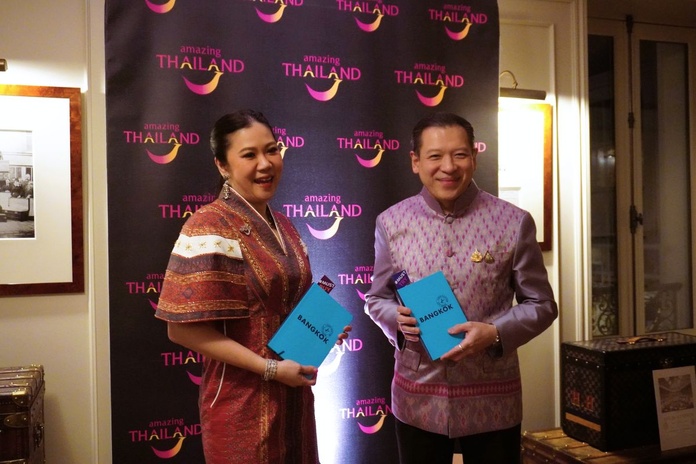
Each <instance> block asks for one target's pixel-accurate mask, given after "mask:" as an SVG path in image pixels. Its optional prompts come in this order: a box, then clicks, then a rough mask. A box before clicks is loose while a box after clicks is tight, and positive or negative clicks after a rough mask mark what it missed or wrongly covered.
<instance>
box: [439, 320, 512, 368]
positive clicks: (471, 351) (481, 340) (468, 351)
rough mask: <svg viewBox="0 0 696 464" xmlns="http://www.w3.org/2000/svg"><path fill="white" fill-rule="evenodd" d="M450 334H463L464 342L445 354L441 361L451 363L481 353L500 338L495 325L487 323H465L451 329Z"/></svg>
mask: <svg viewBox="0 0 696 464" xmlns="http://www.w3.org/2000/svg"><path fill="white" fill-rule="evenodd" d="M448 332H449V333H450V334H452V335H454V334H459V333H463V334H465V336H464V340H462V341H461V342H460V343H459V344H458V345H456V346H455V347H454V348H452V349H451V350H449V351H448V352H447V353H445V354H443V355H442V356H441V358H440V359H443V360H446V361H447V360H449V361H455V362H456V361H460V360H461V359H462V358H465V357H467V356H473V355H475V354H477V353H480V352H482V351H484V350H486V348H488V347H489V346H491V345H492V344H493V343H495V339H496V338H497V336H498V329H496V328H495V326H494V325H493V324H488V323H485V322H472V321H469V322H465V323H463V324H457V325H455V326H453V327H451V328H450V329H449V330H448Z"/></svg>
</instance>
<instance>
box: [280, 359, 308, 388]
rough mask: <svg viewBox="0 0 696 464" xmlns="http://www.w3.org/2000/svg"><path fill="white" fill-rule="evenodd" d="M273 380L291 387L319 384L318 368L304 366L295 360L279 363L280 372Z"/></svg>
mask: <svg viewBox="0 0 696 464" xmlns="http://www.w3.org/2000/svg"><path fill="white" fill-rule="evenodd" d="M273 380H275V381H277V382H281V383H284V384H285V385H287V386H289V387H307V386H312V385H314V384H316V383H317V368H316V367H313V366H302V365H301V364H298V363H296V362H295V361H293V360H290V359H286V360H284V361H278V370H277V371H276V375H275V377H274V378H273Z"/></svg>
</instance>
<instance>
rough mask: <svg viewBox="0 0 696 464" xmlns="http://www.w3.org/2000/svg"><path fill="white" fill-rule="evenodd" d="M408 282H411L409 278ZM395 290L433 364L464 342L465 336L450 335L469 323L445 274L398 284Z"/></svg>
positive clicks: (436, 274)
mask: <svg viewBox="0 0 696 464" xmlns="http://www.w3.org/2000/svg"><path fill="white" fill-rule="evenodd" d="M402 272H403V271H402ZM404 275H405V274H404ZM395 276H397V274H395ZM395 280H396V279H395ZM405 280H406V281H408V277H406V278H405ZM395 283H396V282H395ZM396 287H397V289H396V291H397V293H398V295H399V297H400V298H401V300H402V301H403V305H404V306H406V307H407V308H409V309H411V312H412V314H413V317H415V318H416V320H417V321H418V327H419V328H420V330H421V335H420V337H421V341H422V342H423V345H424V346H425V349H426V350H427V351H428V354H429V355H430V358H431V359H432V360H433V361H434V360H437V359H440V356H442V355H443V354H445V353H447V352H448V351H449V350H451V349H452V348H454V347H455V346H457V344H458V343H459V342H461V341H462V340H463V339H464V334H456V335H451V334H449V333H448V332H447V329H449V328H451V327H452V326H453V325H456V324H462V323H464V322H466V320H467V319H466V315H465V314H464V311H463V310H462V308H461V306H459V301H457V298H456V297H455V296H454V293H453V292H452V288H451V287H450V285H449V282H447V279H446V278H445V275H444V274H443V273H442V271H438V272H436V273H434V274H431V275H429V276H428V277H424V278H423V279H421V280H418V281H416V282H413V283H408V284H407V285H405V286H402V287H399V285H398V284H396Z"/></svg>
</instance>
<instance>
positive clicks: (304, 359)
mask: <svg viewBox="0 0 696 464" xmlns="http://www.w3.org/2000/svg"><path fill="white" fill-rule="evenodd" d="M322 284H323V281H322V282H321V283H314V284H312V286H311V287H309V290H307V293H305V294H304V296H303V297H302V299H301V300H300V302H299V303H298V304H297V306H295V308H294V309H293V310H292V311H291V312H290V314H288V317H287V318H286V319H285V321H283V323H282V324H281V326H280V328H278V331H277V332H276V333H275V334H274V335H273V337H272V338H271V340H270V341H269V342H268V347H269V348H270V349H272V350H273V351H274V352H275V353H276V354H277V355H278V356H280V357H281V358H283V359H292V360H293V361H296V362H298V363H300V364H302V365H304V366H314V367H319V366H320V365H321V363H322V362H323V361H324V359H325V358H326V356H328V354H329V351H331V348H333V346H334V345H335V344H336V341H337V340H338V336H339V334H341V332H343V328H344V327H345V326H347V325H348V324H350V322H351V321H352V320H353V315H352V314H351V313H350V312H349V311H348V310H347V309H345V308H344V307H343V306H341V305H340V304H339V303H338V302H337V301H336V300H335V299H334V298H333V297H332V296H331V295H329V294H328V292H327V289H326V287H325V285H322Z"/></svg>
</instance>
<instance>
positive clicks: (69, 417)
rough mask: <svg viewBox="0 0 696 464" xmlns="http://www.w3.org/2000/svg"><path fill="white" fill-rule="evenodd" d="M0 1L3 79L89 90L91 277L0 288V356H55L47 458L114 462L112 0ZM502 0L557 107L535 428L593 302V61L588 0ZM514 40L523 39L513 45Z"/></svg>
mask: <svg viewBox="0 0 696 464" xmlns="http://www.w3.org/2000/svg"><path fill="white" fill-rule="evenodd" d="M1 5H2V8H1V9H2V13H1V14H0V57H1V58H6V59H7V60H8V71H7V72H4V73H0V84H20V85H44V86H62V87H79V88H81V89H82V91H83V99H82V104H83V107H82V117H83V159H84V169H83V183H84V186H85V187H84V188H85V210H84V220H85V265H86V282H87V283H86V292H85V294H80V295H47V296H23V297H0V366H10V365H21V364H29V363H41V364H43V365H44V366H45V368H46V382H47V390H46V398H45V401H46V406H45V412H46V449H47V463H48V464H62V463H65V464H94V463H100V464H107V463H110V462H111V443H110V436H111V432H110V403H109V396H110V388H109V333H108V317H109V316H108V302H109V300H108V279H107V269H108V261H107V249H106V243H107V241H108V234H107V220H106V205H107V201H106V147H105V145H106V127H105V126H106V124H105V101H104V82H103V81H104V28H103V21H104V2H103V1H99V0H51V1H49V0H32V1H29V2H27V1H26V0H2V2H1ZM499 5H500V11H501V23H502V26H501V43H502V44H503V50H502V51H501V69H511V70H513V72H515V75H516V77H517V80H518V81H519V82H520V87H524V88H539V89H544V90H547V91H548V92H549V99H550V100H549V101H552V102H553V104H554V105H555V106H556V117H557V118H558V119H557V120H556V122H557V130H558V132H557V135H558V137H557V141H556V143H557V151H556V158H555V159H554V173H555V185H556V187H555V194H554V204H555V208H554V209H555V210H554V246H553V250H552V251H551V252H548V253H546V256H545V259H546V263H547V266H548V268H549V272H550V276H551V280H552V284H553V286H554V289H555V291H556V294H557V297H558V299H559V302H560V306H561V313H562V315H563V316H562V322H561V324H556V325H555V326H554V328H553V329H552V330H549V331H547V332H546V333H545V334H544V335H542V336H541V337H540V338H538V339H537V340H534V341H533V342H531V343H530V344H529V345H528V346H526V347H524V348H523V349H522V352H521V356H522V361H523V366H522V369H523V388H524V395H525V422H524V424H523V428H524V429H527V430H532V429H539V428H547V427H552V426H554V425H555V424H556V423H557V420H558V419H557V416H558V413H557V398H556V397H557V391H558V388H557V383H556V380H557V377H558V372H557V366H558V359H557V354H556V353H557V350H556V347H557V346H558V340H559V326H564V327H565V328H564V330H563V331H561V333H563V334H565V333H567V331H569V332H568V333H570V334H574V333H576V330H577V321H578V320H581V318H580V316H579V315H576V309H577V308H582V307H583V303H582V292H581V291H580V290H579V288H580V287H581V283H580V279H581V277H582V274H583V272H584V271H583V265H582V261H581V259H579V256H580V249H581V246H580V244H579V243H580V239H581V237H582V230H583V226H582V224H583V221H582V217H583V212H582V208H581V204H582V203H581V201H580V196H581V193H582V166H581V163H582V161H581V160H582V156H580V154H581V152H582V150H583V146H584V141H583V139H582V132H581V131H579V130H578V129H579V128H581V127H582V126H583V124H584V123H583V121H584V120H585V119H584V114H583V110H582V108H581V105H580V94H581V92H582V77H581V76H582V75H583V74H582V73H583V72H584V68H583V67H582V65H581V63H582V62H583V59H582V56H583V55H582V53H583V46H582V41H578V40H577V37H584V35H585V30H584V17H583V14H584V13H582V12H583V11H584V0H567V1H566V0H555V1H553V0H546V1H545V0H499ZM522 39H524V40H522ZM513 46H514V47H515V49H514V51H513V50H507V49H506V48H508V47H510V48H512V47H513ZM540 50H542V51H543V52H540ZM0 111H2V108H0ZM112 181H116V182H117V181H118V180H112ZM560 244H563V247H562V251H563V253H562V254H561V252H560V251H559V249H560V248H561V247H560V246H559V245H560ZM0 262H2V258H1V257H0ZM559 263H562V265H561V264H559ZM561 276H562V277H561ZM566 321H568V322H566ZM117 464H125V463H117Z"/></svg>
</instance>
